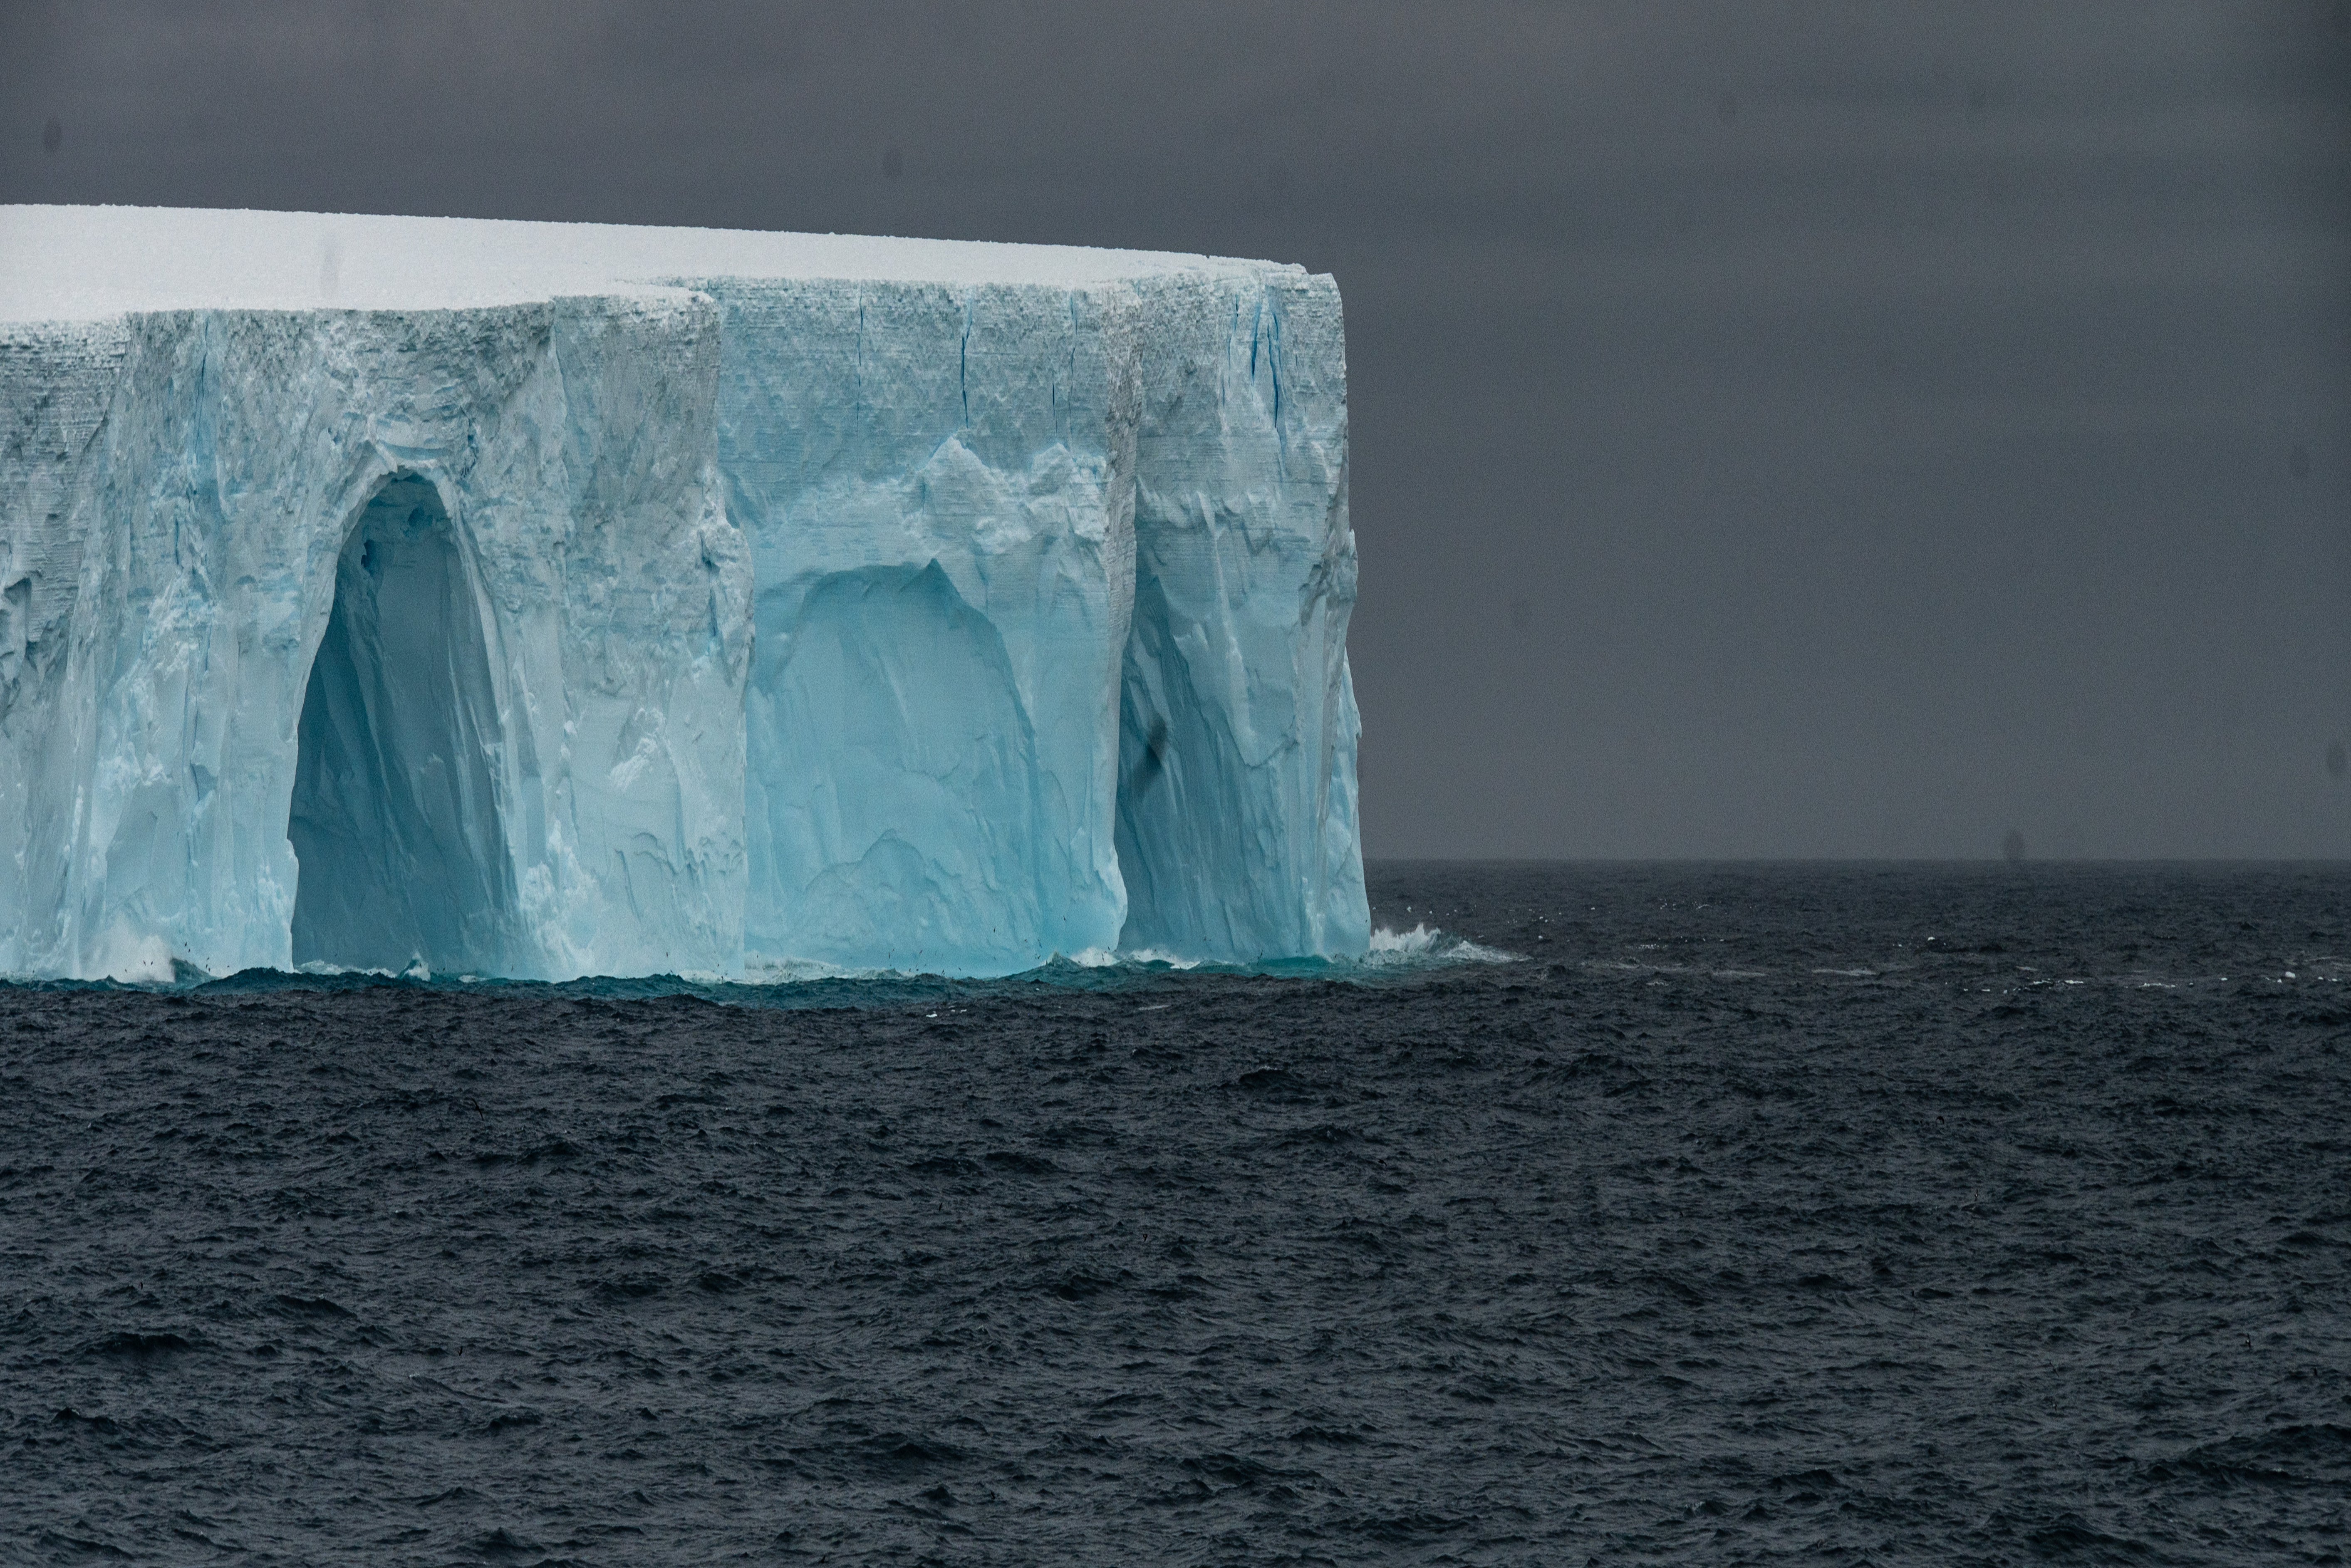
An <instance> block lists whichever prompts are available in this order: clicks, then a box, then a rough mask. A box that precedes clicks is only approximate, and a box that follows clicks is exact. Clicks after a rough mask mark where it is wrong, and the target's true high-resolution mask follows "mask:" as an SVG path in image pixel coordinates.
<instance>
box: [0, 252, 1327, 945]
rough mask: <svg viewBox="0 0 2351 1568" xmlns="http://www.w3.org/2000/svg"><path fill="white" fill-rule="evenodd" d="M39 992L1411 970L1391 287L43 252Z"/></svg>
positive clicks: (29, 287)
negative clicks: (1361, 729)
mask: <svg viewBox="0 0 2351 1568" xmlns="http://www.w3.org/2000/svg"><path fill="white" fill-rule="evenodd" d="M0 277H5V279H6V280H7V281H5V282H0V443H5V447H0V915H5V921H6V924H5V926H0V972H5V973H11V974H18V975H59V976H99V975H119V976H139V977H162V976H164V975H167V974H169V973H170V972H171V970H172V965H173V964H174V963H178V964H184V965H190V966H193V967H196V968H199V969H203V970H204V971H207V972H210V973H214V974H220V973H227V972H231V971H234V970H235V969H239V968H244V967H253V966H269V967H288V966H292V965H298V964H304V963H310V962H319V963H326V964H331V965H337V966H341V967H387V968H393V969H400V968H406V967H411V966H412V965H415V964H422V965H423V966H424V967H427V968H429V969H431V970H433V971H434V972H436V973H437V972H451V971H460V972H462V971H474V972H478V973H483V974H499V975H507V976H517V977H571V976H577V975H582V974H642V973H661V972H682V973H703V974H714V975H737V974H747V975H749V976H751V977H762V976H769V975H791V974H796V973H804V972H809V971H810V970H812V969H813V970H821V969H828V968H838V969H852V970H853V969H865V968H897V969H914V970H927V971H935V972H945V973H969V974H985V973H1007V972H1013V971H1017V970H1019V969H1023V968H1027V967H1032V966H1034V965H1036V964H1038V963H1040V962H1042V961H1043V960H1045V959H1046V958H1047V957H1049V956H1051V955H1053V954H1056V953H1059V954H1063V955H1071V956H1078V955H1085V954H1093V953H1108V952H1111V951H1113V950H1116V949H1120V948H1124V949H1127V950H1130V951H1134V950H1144V951H1150V952H1155V953H1161V954H1165V955H1166V956H1174V957H1181V958H1206V959H1219V960H1239V961H1249V960H1254V959H1260V958H1267V957H1276V956H1314V955H1323V956H1332V955H1344V954H1350V953H1359V952H1361V951H1362V950H1363V948H1364V943H1365V941H1366V937H1367V919H1366V911H1365V907H1364V893H1363V877H1362V866H1361V860H1360V852H1359V850H1358V848H1357V841H1356V831H1355V813H1354V751H1355V715H1354V706H1353V693H1352V691H1351V689H1350V685H1349V681H1348V675H1347V668H1346V662H1345V653H1344V640H1345V629H1346V618H1347V612H1348V610H1349V607H1350V606H1351V604H1352V601H1353V559H1354V558H1353V536H1352V533H1351V532H1350V531H1349V529H1348V527H1347V518H1346V476H1345V455H1346V413H1345V371H1344V350H1343V335H1342V331H1341V321H1340V312H1339V300H1338V296H1337V293H1336V291H1335V289H1334V288H1333V287H1332V285H1331V283H1330V280H1329V279H1328V278H1320V277H1309V276H1307V275H1305V274H1303V273H1302V272H1300V271H1299V270H1298V269H1296V268H1290V267H1272V266H1268V265H1264V264H1255V263H1234V262H1216V261H1211V260H1209V259H1207V258H1204V257H1182V256H1142V255H1138V254H1135V253H1115V252H1085V251H1056V250H1051V249H1048V248H1042V247H1019V246H950V245H943V244H940V243H939V242H914V241H893V242H876V241H862V240H838V239H833V238H831V237H829V236H824V237H818V236H791V235H723V234H709V233H703V232H698V231H679V230H625V229H598V228H590V227H586V226H580V225H508V224H479V223H457V222H450V221H445V220H413V219H354V218H328V217H321V216H317V215H305V214H214V213H162V212H152V211H151V212H140V211H136V210H125V209H37V208H10V209H0Z"/></svg>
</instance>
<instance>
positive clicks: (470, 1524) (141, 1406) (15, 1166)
mask: <svg viewBox="0 0 2351 1568" xmlns="http://www.w3.org/2000/svg"><path fill="white" fill-rule="evenodd" d="M1373 894H1374V918H1375V923H1376V924H1379V925H1383V926H1384V927H1385V928H1386V929H1387V931H1388V932H1389V933H1390V934H1391V935H1390V936H1388V937H1387V938H1385V939H1384V941H1383V943H1382V945H1381V948H1380V950H1379V951H1378V952H1377V953H1375V954H1374V959H1373V961H1371V962H1369V963H1366V964H1364V965H1361V966H1353V967H1344V968H1341V969H1330V970H1317V969H1298V970H1294V971H1291V972H1286V973H1274V974H1254V975H1252V974H1229V973H1208V972H1203V971H1192V972H1182V971H1174V970H1169V969H1165V968H1158V967H1132V966H1130V967H1113V968H1109V969H1078V968H1060V967H1057V968H1055V969H1053V970H1050V971H1047V972H1044V973H1041V974H1040V975H1037V976H1031V977H1022V978H1019V979H1016V980H1010V981H1000V982H991V983H962V982H947V981H941V980H925V979H920V978H904V977H900V978H891V979H876V980H866V981H850V980H836V981H829V982H824V983H820V984H811V985H804V986H790V987H778V988H768V989H764V990H763V989H749V988H738V989H733V990H727V989H714V988H695V987H686V986H680V985H674V984H673V985H663V984H657V983H656V984H643V983H639V984H632V985H610V984H608V985H603V986H576V987H493V986H481V985H466V984H462V983H454V984H429V985H428V984H418V983H413V982H396V981H395V982H360V981H356V980H345V981H334V982H329V981H320V980H318V979H298V978H294V977H277V976H242V977H235V978H233V979H230V980H225V981H218V982H212V983H208V984H193V983H192V984H190V985H187V986H183V987H181V988H175V989H171V990H162V991H126V990H113V989H104V988H30V987H20V988H0V1561H7V1562H27V1563H50V1562H57V1563H79V1562H92V1561H100V1560H105V1561H133V1562H152V1563H211V1562H223V1563H248V1564H257V1563H429V1564H449V1563H496V1564H520V1563H611V1564H643V1563H718V1562H737V1561H750V1562H777V1563H1004V1564H1015V1563H1252V1564H1255V1563H1370V1562H1394V1563H1584V1562H1587V1561H1597V1562H1600V1563H1659V1562H1673V1563H1681V1562H1688V1563H1759V1562H1803V1563H1865V1562H1866V1563H1918V1562H1938V1563H2039V1562H2060V1563H2133V1564H2143V1563H2341V1562H2343V1561H2344V1560H2345V1557H2346V1552H2351V1050H2346V1048H2351V868H2346V867H2343V866H2267V867H2210V866H2174V867H2159V866H2158V867H2147V866H2103V867H2102V866H2081V867H2054V866H2034V865H2028V866H2024V867H2009V866H2004V865H2003V866H1997V867H1950V866H1894V865H1888V866H1660V865H1635V866H1625V865H1616V866H1610V865H1584V864H1568V865H1446V864H1426V863H1399V864H1386V865H1380V866H1375V867H1374V873H1373ZM1399 934H1400V935H1399Z"/></svg>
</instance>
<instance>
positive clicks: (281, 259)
mask: <svg viewBox="0 0 2351 1568" xmlns="http://www.w3.org/2000/svg"><path fill="white" fill-rule="evenodd" d="M1265 266H1266V264H1264V263H1256V262H1235V261H1225V260H1219V259H1217V258H1213V257H1209V256H1183V255H1177V254H1174V253H1170V252H1164V251H1139V250H1098V249H1092V248H1089V247H1084V246H1050V245H999V244H991V243H987V242H982V241H977V240H941V239H884V238H873V237H869V236H866V235H802V234H762V233H754V232H750V231H747V230H740V229H685V228H637V227H630V226H627V225H619V224H546V223H517V222H509V221H506V220H501V219H491V218H408V217H370V216H360V215H353V214H336V213H264V212H235V211H213V210H209V209H204V208H194V207H48V206H0V321H60V320H89V319H96V318H100V317H106V316H114V315H119V314H121V313H122V312H124V311H131V310H187V309H199V308H235V309H247V310H316V309H344V310H428V309H454V308H464V307H467V306H481V305H513V304H521V303H525V302H528V301H533V300H545V299H550V298H559V297H560V296H564V295H579V294H608V293H613V292H616V291H626V290H627V289H629V288H630V287H635V286H644V285H655V286H658V285H661V284H664V283H668V282H670V281H672V280H674V279H679V278H689V277H691V278H702V277H738V278H768V279H785V278H808V279H861V280H865V281H871V282H893V283H944V284H957V285H969V284H988V283H998V284H1035V285H1045V286H1051V287H1071V286H1074V285H1079V284H1086V283H1103V282H1111V281H1115V280H1118V279H1122V278H1134V277H1148V276H1151V275H1153V274H1161V273H1173V272H1196V273H1228V274H1229V273H1236V272H1256V271H1261V270H1264V268H1265Z"/></svg>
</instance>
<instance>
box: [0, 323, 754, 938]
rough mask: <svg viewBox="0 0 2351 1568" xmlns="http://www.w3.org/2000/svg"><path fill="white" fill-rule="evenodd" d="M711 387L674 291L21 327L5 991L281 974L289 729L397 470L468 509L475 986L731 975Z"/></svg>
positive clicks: (733, 614) (712, 332)
mask: <svg viewBox="0 0 2351 1568" xmlns="http://www.w3.org/2000/svg"><path fill="white" fill-rule="evenodd" d="M717 370H718V319H717V314H716V309H715V308H713V306H712V305H711V303H710V302H709V301H708V300H707V299H698V298H695V297H693V296H690V295H687V294H684V293H683V292H680V291H675V290H667V291H650V292H646V293H643V294H639V295H629V296H615V297H611V298H583V299H577V300H559V301H549V302H544V303H539V304H526V305H517V306H500V307H487V308H477V309H465V310H428V311H400V312H394V311H381V312H378V311H337V310H321V311H274V310H253V311H242V310H235V311H232V310H218V311H215V310H196V311H170V312H159V313H153V314H134V315H131V316H128V317H124V318H120V319H114V320H110V321H107V322H101V323H96V324H90V325H83V324H74V325H73V326H71V327H68V328H54V329H53V328H47V327H43V326H39V325H35V326H32V327H19V328H8V329H0V418H5V425H4V426H0V428H6V429H8V430H10V431H11V432H12V435H11V441H12V445H11V447H10V453H11V460H10V464H9V465H7V466H5V467H0V505H4V506H5V508H6V509H5V527H6V533H5V536H0V543H5V559H4V560H0V594H5V590H6V589H7V587H8V586H9V585H10V584H14V583H23V584H25V585H26V601H27V604H26V615H25V618H24V619H25V622H26V639H27V641H26V646H27V647H28V648H29V649H30V650H31V651H30V653H29V654H28V655H22V656H20V657H19V658H18V660H17V661H16V663H15V664H11V665H10V669H11V670H12V671H13V672H14V674H13V676H12V677H11V678H13V679H14V680H15V683H16V685H15V686H14V687H13V690H12V695H11V697H10V700H9V702H8V705H7V706H6V709H5V714H0V743H5V744H4V745H0V796H5V799H0V834H6V835H7V841H6V843H5V852H0V865H5V866H6V867H7V870H6V871H5V873H0V874H5V876H6V877H7V879H8V881H7V883H5V884H0V894H5V895H6V896H7V897H8V899H9V900H10V904H9V915H10V918H8V919H7V920H6V921H5V923H0V971H5V972H7V973H15V974H34V975H64V976H89V977H97V976H107V975H114V976H125V977H142V978H164V977H169V976H170V975H171V974H172V972H173V970H174V967H175V966H180V965H185V966H192V967H195V968H197V969H201V970H203V971H204V972H207V973H212V974H228V973H233V972H235V971H236V970H238V969H243V968H246V967H277V968H284V967H288V966H289V965H291V964H292V963H293V962H294V961H295V954H294V950H293V930H294V924H295V922H294V915H295V904H296V897H297V888H298V877H299V870H298V864H299V862H298V859H297V855H296V850H295V846H294V843H293V842H292V841H290V840H289V838H288V828H289V825H290V823H291V817H292V811H293V805H294V793H295V785H296V775H297V772H298V761H299V754H300V745H299V734H298V731H299V728H300V717H301V715H302V713H303V710H304V704H305V702H306V698H307V695H308V692H309V690H310V689H311V688H310V675H311V673H312V666H313V664H314V661H315V660H316V658H317V657H318V656H319V650H320V648H321V646H322V644H323V643H325V642H326V639H327V635H328V632H329V622H330V620H331V619H332V617H333V613H334V612H335V609H336V606H337V604H338V602H339V599H338V592H337V581H338V576H339V570H340V563H341V562H342V561H343V560H344V559H345V553H346V546H347V544H348V543H349V542H350V539H351V538H352V536H353V532H354V530H355V529H358V530H360V531H362V532H363V531H364V528H365V527H366V526H367V525H366V524H365V522H364V517H365V515H366V514H367V513H368V511H369V508H370V507H371V505H372V504H373V503H374V502H375V501H376V499H377V498H378V497H379V496H380V495H381V493H383V491H384V487H385V485H386V482H387V481H391V480H394V479H395V478H402V479H403V482H413V484H414V485H419V486H424V487H426V488H429V489H430V491H431V492H432V493H433V495H434V497H435V498H436V499H437V502H438V505H439V507H440V512H441V514H442V515H443V516H444V517H445V518H446V522H447V528H448V536H447V537H448V541H449V544H448V548H449V549H451V550H452V551H454V553H455V558H456V559H457V560H458V561H459V562H460V563H461V564H462V568H463V570H462V572H461V573H459V575H462V576H463V577H464V579H465V583H466V588H465V594H467V595H469V596H470V602H471V603H472V604H473V605H474V606H475V609H476V611H477V612H478V619H479V632H478V634H479V636H480V638H481V640H482V646H483V650H484V660H485V666H484V667H485V668H486V676H487V680H488V683H489V686H490V693H491V695H490V698H489V702H488V706H489V708H490V709H491V710H492V711H493V713H494V719H493V717H492V716H489V715H483V714H481V713H480V709H481V706H482V705H481V703H480V699H479V694H478V687H476V688H475V694H474V695H471V696H469V697H468V698H467V699H466V701H465V704H464V705H463V706H464V707H465V711H467V712H469V713H474V714H475V715H476V716H477V718H478V722H476V723H475V724H474V727H473V730H472V735H473V737H474V743H475V744H476V745H478V746H479V747H481V748H482V750H483V753H484V755H483V756H482V758H480V761H479V764H478V770H476V768H475V763H474V762H472V761H471V760H467V761H465V762H464V763H463V764H462V768H461V770H462V771H465V773H466V775H467V777H468V778H469V779H471V780H472V782H471V783H470V784H469V785H468V786H467V787H466V794H465V798H466V799H467V800H469V801H471V802H474V804H469V805H468V806H467V807H466V810H469V811H477V810H478V800H479V786H480V780H481V779H482V778H483V776H484V775H485V774H486V777H487V779H489V780H490V787H491V789H492V790H493V792H494V793H495V794H496V799H497V805H498V810H497V812H496V831H490V827H489V823H488V821H486V820H483V821H479V822H476V823H475V824H472V825H470V826H468V827H466V828H465V830H464V831H463V832H462V833H461V835H460V836H461V837H463V838H464V839H465V841H466V843H467V845H468V846H469V847H468V849H467V850H466V853H468V854H478V855H482V856H486V857H496V856H497V855H501V854H502V855H503V856H504V858H505V862H506V863H505V864H504V865H503V866H500V865H495V864H487V865H481V866H478V867H477V868H476V872H477V873H478V876H479V877H480V879H481V880H482V882H483V883H485V884H486V885H491V886H495V887H498V888H500V889H503V888H505V887H507V886H509V885H510V886H511V887H512V889H513V893H512V895H511V896H512V911H511V915H510V916H509V915H500V916H498V917H497V918H496V919H495V920H492V921H490V922H489V923H488V925H486V926H482V927H481V928H482V929H486V930H487V929H494V930H496V932H498V933H499V935H498V936H496V946H495V947H494V949H493V950H492V951H489V952H486V953H481V954H473V953H468V954H465V962H464V963H463V964H462V965H460V966H459V967H464V968H468V969H480V970H486V971H496V970H503V971H504V972H506V973H508V974H512V975H517V976H524V977H567V976H572V975H580V974H642V973H649V972H651V973H659V972H677V971H684V972H702V973H713V974H725V973H732V972H734V971H735V970H736V969H737V967H739V965H740V962H741V943H742V909H743V892H744V886H745V880H744V872H745V862H744V854H743V841H742V779H743V764H742V745H743V728H742V690H743V679H744V675H745V673H746V671H747V666H748V662H749V652H750V635H749V630H750V629H749V601H750V572H749V561H748V558H747V553H746V551H745V550H744V548H743V544H742V539H741V536H740V535H739V534H738V533H737V531H736V530H735V529H734V528H733V527H732V525H730V524H729V523H728V522H727V520H726V515H725V509H724V506H723V503H722V501H721V498H720V496H719V492H718V486H717V483H716V470H715V466H714V463H715V457H716V453H715V423H714V408H713V405H714V400H715V396H716V387H717ZM51 407H54V408H55V409H56V410H57V412H56V413H50V412H47V410H48V408H51ZM26 437H29V440H26V439H24V438H26ZM403 476H404V477H403ZM453 580H454V579H453ZM452 614H453V615H455V610H454V609H453V610H452ZM353 624H354V623H353V622H352V621H350V619H349V618H347V621H346V623H345V625H346V630H347V631H350V630H351V629H352V628H353ZM11 636H12V638H13V637H14V636H15V633H14V632H11ZM413 652H414V650H413V648H409V649H406V650H405V651H403V644H402V643H400V642H399V641H398V640H397V639H392V640H387V641H385V642H384V643H381V647H380V650H379V653H378V654H374V655H365V656H369V657H382V658H389V659H391V660H393V661H398V660H402V659H404V658H406V657H408V656H410V654H411V653H413ZM347 654H349V655H350V656H352V657H354V658H357V657H360V656H362V655H360V653H358V652H357V650H356V648H355V646H354V645H353V644H350V643H348V642H346V643H345V644H344V650H343V652H341V653H330V654H329V668H330V673H331V671H332V669H333V667H334V664H335V661H337V660H339V659H341V658H344V657H345V656H346V655H347ZM327 689H329V690H333V689H335V683H334V682H333V681H332V680H330V681H329V687H328V688H327ZM404 745H405V743H403V746H404ZM411 755H412V756H413V753H411ZM452 760H453V762H455V760H456V759H455V758H453V759H452ZM505 896H506V895H505V894H504V893H503V892H501V894H500V897H501V898H503V897H505ZM389 918H391V919H392V923H393V926H394V928H398V926H399V923H400V920H401V919H402V917H401V916H398V915H392V916H390V917H389ZM457 918H458V920H459V923H460V925H463V924H464V923H465V920H467V919H469V918H470V916H469V915H462V914H461V915H459V916H458V917H457ZM410 936H412V937H413V931H412V932H411V933H410ZM387 941H388V942H389V946H388V947H387V949H386V950H387V951H392V953H393V956H398V954H397V949H398V948H399V947H400V946H407V945H413V941H407V942H404V941H402V940H393V939H391V938H389V937H388V938H387ZM468 941H470V938H468Z"/></svg>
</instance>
